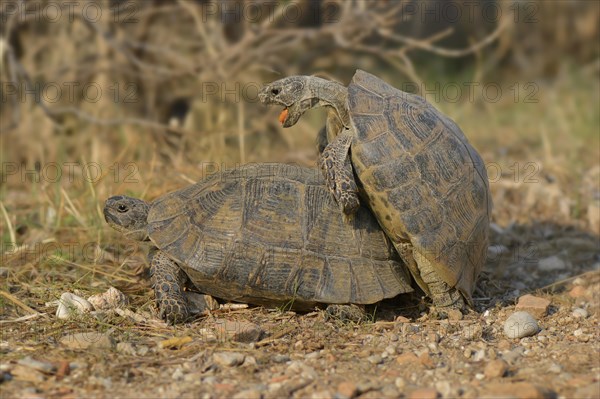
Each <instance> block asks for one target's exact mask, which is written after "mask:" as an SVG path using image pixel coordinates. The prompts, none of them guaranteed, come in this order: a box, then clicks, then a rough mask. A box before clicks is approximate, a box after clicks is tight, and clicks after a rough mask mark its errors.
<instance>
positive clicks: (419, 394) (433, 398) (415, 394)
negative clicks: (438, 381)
mask: <svg viewBox="0 0 600 399" xmlns="http://www.w3.org/2000/svg"><path fill="white" fill-rule="evenodd" d="M438 397H439V393H438V391H436V390H435V389H434V388H419V389H415V390H414V391H412V392H411V393H410V395H408V398H409V399H437V398H438Z"/></svg>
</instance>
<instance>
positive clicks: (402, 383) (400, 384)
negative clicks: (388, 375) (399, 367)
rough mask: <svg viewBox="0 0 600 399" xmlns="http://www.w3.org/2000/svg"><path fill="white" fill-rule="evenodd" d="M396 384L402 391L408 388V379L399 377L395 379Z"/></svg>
mask: <svg viewBox="0 0 600 399" xmlns="http://www.w3.org/2000/svg"><path fill="white" fill-rule="evenodd" d="M394 385H395V386H396V388H398V389H399V390H401V391H402V390H404V388H406V380H405V379H404V378H402V377H398V378H396V379H395V380H394Z"/></svg>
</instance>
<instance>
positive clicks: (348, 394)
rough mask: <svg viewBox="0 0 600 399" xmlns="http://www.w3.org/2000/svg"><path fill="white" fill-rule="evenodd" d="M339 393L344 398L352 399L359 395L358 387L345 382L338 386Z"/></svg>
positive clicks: (350, 382)
mask: <svg viewBox="0 0 600 399" xmlns="http://www.w3.org/2000/svg"><path fill="white" fill-rule="evenodd" d="M337 393H338V394H339V396H341V397H342V398H348V399H351V398H353V397H355V396H356V395H357V394H358V387H357V386H356V384H355V383H353V382H352V381H344V382H341V383H340V384H339V385H338V387H337Z"/></svg>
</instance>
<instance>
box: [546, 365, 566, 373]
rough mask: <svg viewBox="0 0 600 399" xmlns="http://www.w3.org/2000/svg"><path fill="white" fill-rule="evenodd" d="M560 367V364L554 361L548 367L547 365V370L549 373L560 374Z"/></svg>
mask: <svg viewBox="0 0 600 399" xmlns="http://www.w3.org/2000/svg"><path fill="white" fill-rule="evenodd" d="M562 371H563V370H562V367H561V366H560V364H556V363H552V365H551V366H550V367H548V372H550V373H554V374H560V373H562Z"/></svg>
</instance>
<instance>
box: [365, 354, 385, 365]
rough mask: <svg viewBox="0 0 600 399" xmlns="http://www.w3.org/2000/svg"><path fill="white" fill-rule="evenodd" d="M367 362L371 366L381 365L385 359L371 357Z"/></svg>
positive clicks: (376, 356) (377, 356)
mask: <svg viewBox="0 0 600 399" xmlns="http://www.w3.org/2000/svg"><path fill="white" fill-rule="evenodd" d="M367 361H368V362H369V363H371V364H381V363H383V359H382V358H381V356H379V355H373V356H369V357H368V358H367Z"/></svg>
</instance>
